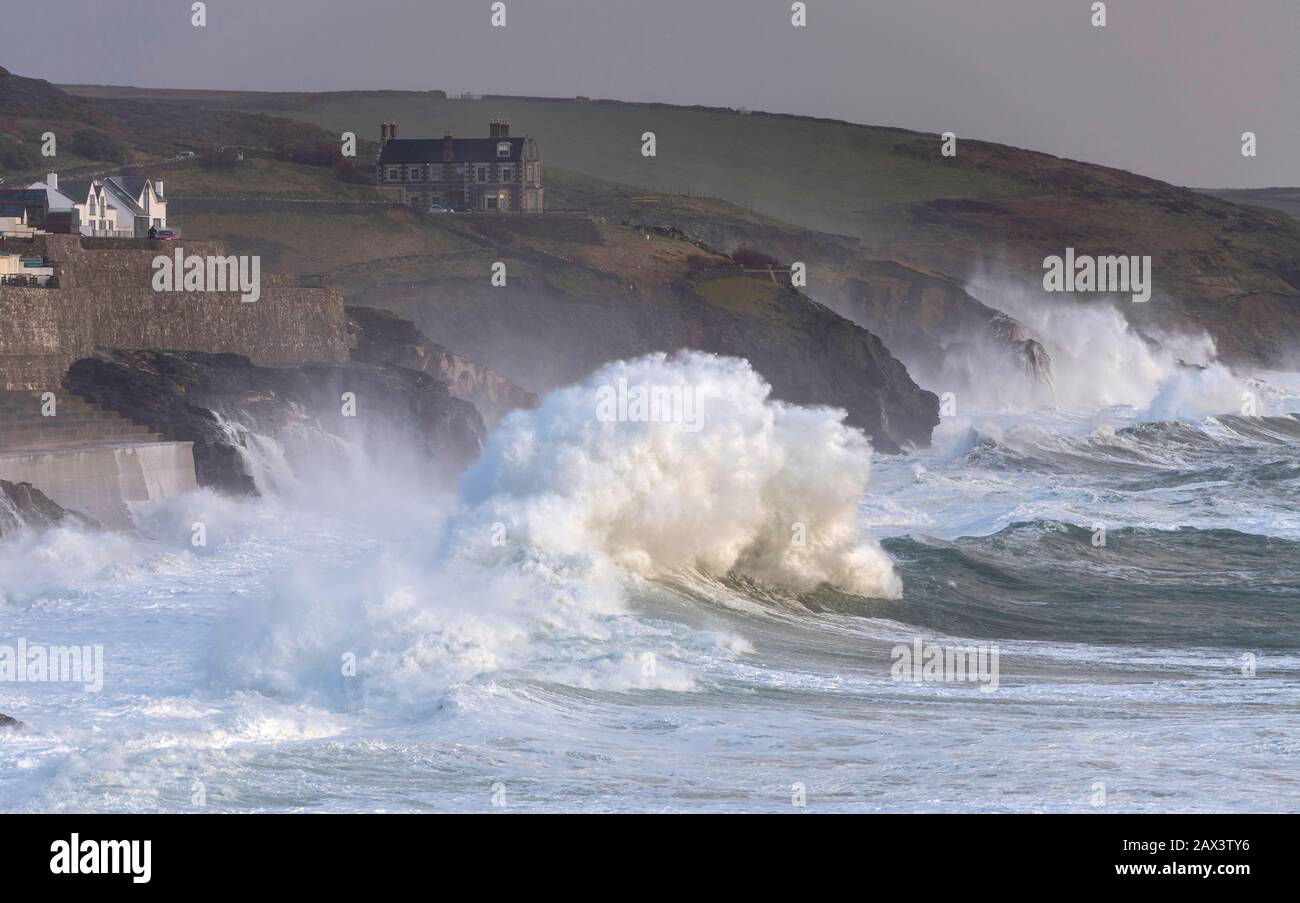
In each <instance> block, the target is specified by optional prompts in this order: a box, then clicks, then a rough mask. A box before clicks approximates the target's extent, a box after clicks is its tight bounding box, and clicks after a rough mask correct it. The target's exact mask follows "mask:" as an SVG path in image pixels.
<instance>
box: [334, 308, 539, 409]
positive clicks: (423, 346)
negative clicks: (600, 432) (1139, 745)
mask: <svg viewBox="0 0 1300 903" xmlns="http://www.w3.org/2000/svg"><path fill="white" fill-rule="evenodd" d="M347 315H348V330H349V332H351V334H352V336H353V338H354V340H355V342H356V349H355V350H354V351H353V353H352V358H353V360H356V361H363V362H371V363H384V364H392V365H394V366H397V367H405V368H406V369H408V370H418V371H420V372H421V373H428V374H429V375H431V376H433V377H434V378H435V379H437V380H438V381H440V382H443V383H446V384H447V388H448V390H449V391H450V392H451V395H452V397H453V398H459V399H461V400H462V401H468V402H470V403H471V404H472V405H474V407H476V408H478V412H479V413H480V414H482V415H483V420H484V422H485V423H486V424H487V426H488V428H489V429H491V428H493V427H495V426H496V425H497V424H498V423H500V422H501V418H502V417H505V416H506V415H507V414H509V413H510V412H511V411H517V410H520V409H526V408H533V407H536V406H537V396H536V395H535V394H533V393H532V392H529V391H527V390H525V389H521V388H520V387H519V386H516V385H515V384H514V383H512V382H511V381H510V380H508V379H506V378H505V377H504V376H502V375H501V374H499V373H497V372H496V371H494V370H489V369H488V368H486V367H483V366H480V365H479V364H477V363H475V362H474V361H471V360H470V359H469V358H466V357H463V356H461V355H459V354H456V353H455V352H453V351H450V350H448V349H447V348H445V347H443V346H442V345H439V344H438V343H437V342H435V341H433V340H432V339H430V338H429V337H428V336H426V335H425V334H424V333H422V332H420V330H419V329H417V328H416V326H415V324H414V323H412V322H411V321H410V320H403V319H402V318H401V317H399V316H397V314H395V313H393V312H392V311H389V310H376V309H373V308H369V307H348V308H347Z"/></svg>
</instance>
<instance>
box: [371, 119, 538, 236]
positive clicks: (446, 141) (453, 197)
mask: <svg viewBox="0 0 1300 903" xmlns="http://www.w3.org/2000/svg"><path fill="white" fill-rule="evenodd" d="M379 131H380V149H379V159H378V160H377V162H376V177H377V179H378V182H379V185H380V188H381V189H386V190H389V191H390V192H391V193H392V194H394V195H395V196H396V197H397V199H398V200H399V201H400V202H401V203H403V204H410V205H411V206H413V207H419V208H420V209H428V208H429V207H431V206H434V205H435V204H436V205H441V206H444V207H450V208H452V209H453V210H491V211H499V212H510V213H541V212H542V210H543V206H544V201H543V189H542V160H541V157H540V155H539V154H538V152H537V141H536V140H535V139H533V138H531V137H527V136H525V137H522V138H511V137H510V123H508V122H506V121H505V120H502V119H494V120H493V121H492V123H491V125H490V127H489V134H488V137H487V138H453V137H452V134H451V132H447V133H446V134H444V135H443V137H442V138H440V139H439V138H398V137H397V123H396V122H384V123H381V124H380V127H379Z"/></svg>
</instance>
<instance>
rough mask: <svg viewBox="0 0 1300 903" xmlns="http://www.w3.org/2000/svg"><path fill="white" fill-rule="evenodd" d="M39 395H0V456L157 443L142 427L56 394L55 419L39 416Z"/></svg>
mask: <svg viewBox="0 0 1300 903" xmlns="http://www.w3.org/2000/svg"><path fill="white" fill-rule="evenodd" d="M42 394H43V393H41V392H35V391H32V392H0V455H2V454H5V453H6V452H28V451H39V450H50V451H55V450H63V449H76V448H93V447H95V446H101V445H124V444H132V443H141V442H161V441H162V437H161V436H159V435H158V434H157V433H154V432H153V431H151V430H150V429H149V428H148V427H147V426H144V425H143V424H139V423H135V422H134V421H132V420H128V419H127V418H125V417H122V416H121V415H119V414H117V413H116V412H114V411H109V410H106V409H105V408H101V407H100V406H99V405H96V404H94V403H93V402H89V401H86V400H84V399H82V398H78V397H77V396H76V395H73V394H72V393H71V392H68V391H67V390H66V389H65V390H61V391H59V392H57V393H56V402H57V404H56V407H55V412H56V413H55V416H53V417H45V416H43V415H42V413H41V409H42V400H41V396H42Z"/></svg>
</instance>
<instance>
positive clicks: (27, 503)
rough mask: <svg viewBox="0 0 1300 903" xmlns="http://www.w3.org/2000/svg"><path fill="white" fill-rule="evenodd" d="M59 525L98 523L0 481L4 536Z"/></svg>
mask: <svg viewBox="0 0 1300 903" xmlns="http://www.w3.org/2000/svg"><path fill="white" fill-rule="evenodd" d="M59 524H76V525H78V526H94V525H95V522H94V521H93V520H91V519H90V518H88V517H86V516H85V515H83V514H78V513H77V512H75V511H68V510H66V509H65V508H63V507H61V506H60V505H58V504H56V503H55V502H53V501H52V500H51V499H50V498H49V496H47V495H46V494H45V493H43V492H41V491H40V490H39V489H37V488H36V487H35V486H33V485H32V484H31V483H11V482H10V481H8V480H0V536H4V535H5V534H7V533H13V532H16V531H17V530H20V529H22V528H23V527H35V528H38V529H40V528H45V527H53V526H57V525H59ZM2 723H3V722H2V721H0V724H2Z"/></svg>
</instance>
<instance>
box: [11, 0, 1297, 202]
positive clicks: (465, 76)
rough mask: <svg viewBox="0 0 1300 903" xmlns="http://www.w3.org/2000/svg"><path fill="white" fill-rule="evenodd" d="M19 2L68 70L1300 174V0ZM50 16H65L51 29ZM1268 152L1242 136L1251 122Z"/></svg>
mask: <svg viewBox="0 0 1300 903" xmlns="http://www.w3.org/2000/svg"><path fill="white" fill-rule="evenodd" d="M1093 2H1094V0H806V3H807V8H808V26H807V27H806V28H802V29H797V28H794V27H792V25H791V22H790V17H791V12H790V9H791V3H790V0H505V3H506V9H507V25H506V27H505V28H493V27H492V26H491V24H490V21H489V19H490V15H491V9H490V7H491V6H492V2H491V0H364V2H357V0H346V2H344V0H208V2H207V27H206V28H195V27H193V26H192V25H191V23H190V19H191V0H42V2H41V3H38V4H27V3H21V2H20V0H0V24H3V26H4V27H3V30H0V65H3V66H5V67H7V68H8V69H10V70H11V71H13V72H15V73H18V74H20V75H29V76H36V77H40V78H46V79H49V80H50V81H54V82H62V83H74V82H89V83H99V84H127V85H138V86H148V87H180V88H226V89H249V90H266V91H274V90H305V91H331V90H343V89H375V88H398V89H414V90H427V89H433V88H441V89H443V90H446V91H448V92H460V91H473V92H477V93H506V94H531V95H548V96H557V97H564V96H573V95H577V94H584V95H589V96H593V97H610V98H618V99H622V100H648V101H664V102H668V103H679V104H694V103H699V104H708V105H719V106H745V107H749V108H751V109H762V110H771V111H777V112H788V113H801V114H808V115H816V116H832V117H837V118H842V119H848V120H852V121H855V122H864V123H870V124H873V125H894V126H901V127H904V128H911V129H919V130H923V131H931V132H941V131H946V130H951V131H954V132H956V133H957V134H958V135H959V136H961V137H969V138H983V139H988V140H992V141H999V142H1002V143H1006V144H1012V145H1016V146H1020V147H1030V148H1034V149H1037V150H1043V151H1047V152H1049V153H1054V154H1059V155H1062V156H1068V157H1072V158H1076V159H1081V160H1087V161H1089V162H1094V163H1104V164H1108V165H1112V166H1118V167H1122V168H1124V169H1130V170H1133V171H1136V172H1140V173H1143V174H1146V175H1151V176H1155V177H1157V178H1161V179H1166V180H1168V181H1171V182H1175V183H1178V184H1182V185H1191V186H1197V187H1263V186H1269V185H1300V0H1109V2H1107V3H1106V7H1107V10H1106V12H1107V25H1106V27H1105V28H1095V27H1093V26H1092V25H1091V24H1090V20H1091V18H1092V6H1093ZM49 23H58V27H57V28H56V29H55V30H54V31H50V30H49V29H48V28H47V26H48V24H49ZM1245 131H1253V132H1255V133H1256V135H1257V136H1258V156H1256V157H1254V158H1245V157H1243V156H1242V155H1241V135H1242V133H1243V132H1245Z"/></svg>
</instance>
